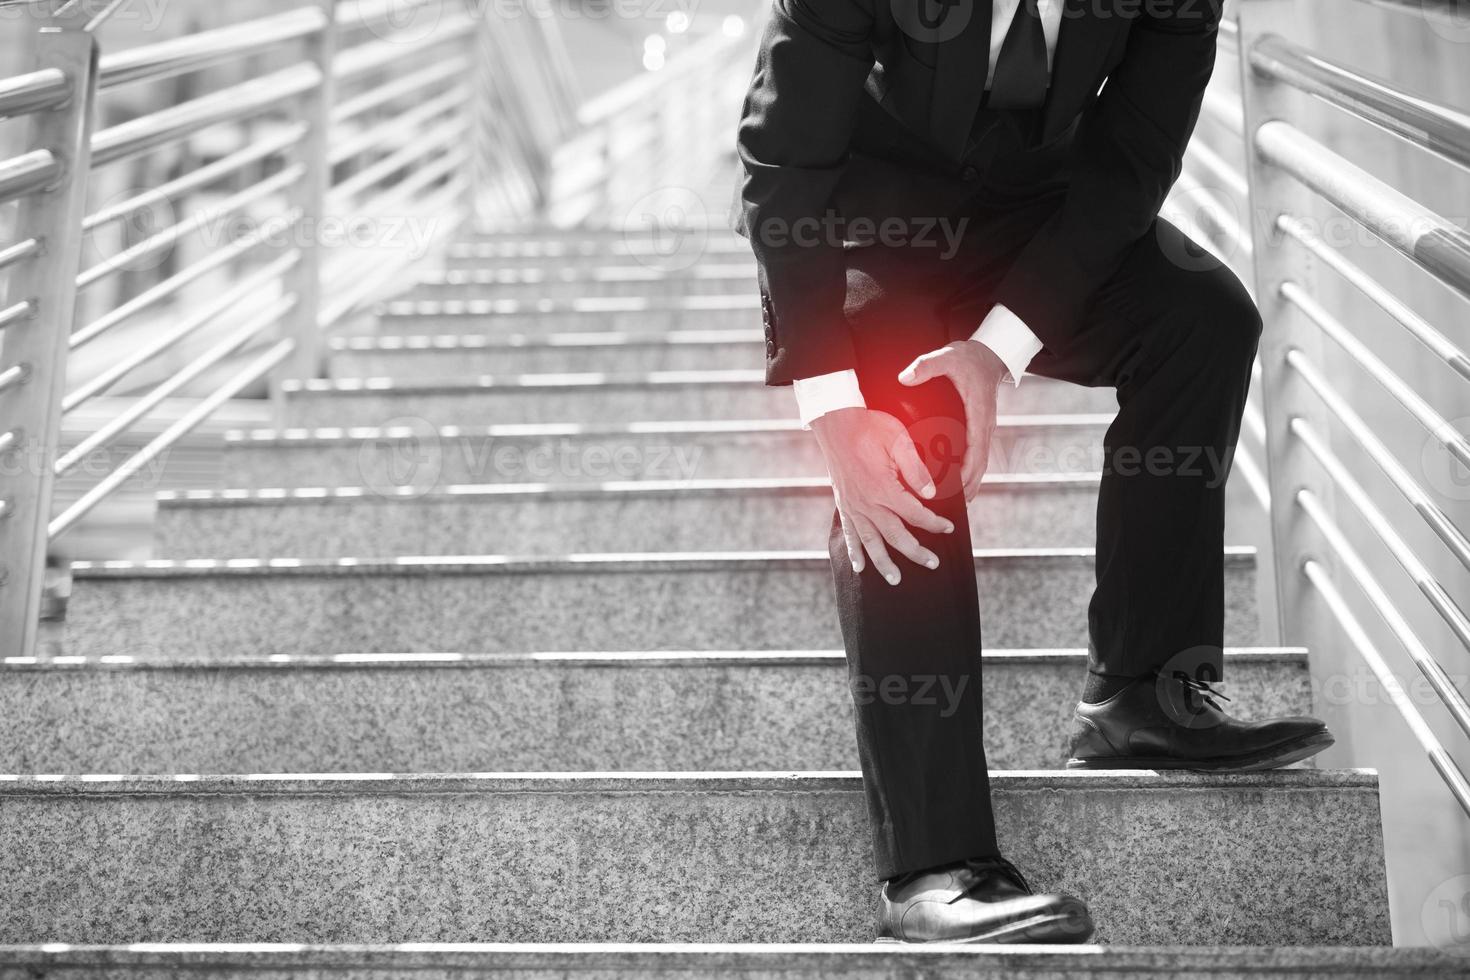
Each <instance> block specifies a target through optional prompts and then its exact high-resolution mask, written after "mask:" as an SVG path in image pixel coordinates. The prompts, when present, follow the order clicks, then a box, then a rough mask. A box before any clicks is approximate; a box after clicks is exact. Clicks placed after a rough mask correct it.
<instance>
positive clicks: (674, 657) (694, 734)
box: [0, 648, 1312, 773]
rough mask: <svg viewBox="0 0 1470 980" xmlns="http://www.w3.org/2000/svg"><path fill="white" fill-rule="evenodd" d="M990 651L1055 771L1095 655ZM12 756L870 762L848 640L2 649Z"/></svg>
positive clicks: (1249, 705)
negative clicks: (502, 650)
mask: <svg viewBox="0 0 1470 980" xmlns="http://www.w3.org/2000/svg"><path fill="white" fill-rule="evenodd" d="M983 656H984V664H985V666H984V677H985V751H986V753H987V759H988V761H989V764H990V766H991V768H992V769H998V770H1000V769H1055V768H1060V767H1061V764H1062V762H1064V761H1065V759H1066V739H1067V733H1068V723H1069V720H1070V717H1071V712H1072V706H1073V704H1074V703H1075V702H1076V699H1077V695H1078V691H1079V690H1080V688H1081V683H1082V678H1083V676H1084V674H1085V672H1086V669H1087V656H1086V653H1085V651H1083V650H994V649H992V650H987V651H986V652H985V654H984V655H983ZM1225 657H1226V671H1225V679H1226V682H1225V684H1224V690H1226V691H1227V692H1228V693H1229V695H1230V697H1231V699H1232V701H1231V711H1232V712H1233V713H1235V714H1237V715H1239V716H1241V717H1245V718H1259V717H1268V716H1278V715H1284V714H1285V715H1290V714H1306V713H1310V712H1311V708H1312V693H1311V680H1310V677H1309V675H1308V672H1307V657H1306V651H1304V650H1301V649H1254V648H1252V649H1232V650H1228V651H1226V655H1225ZM958 693H959V692H954V691H953V690H952V689H951V690H950V691H948V692H946V691H945V690H944V689H936V690H935V691H934V692H933V695H932V696H933V698H934V700H935V703H940V702H939V699H940V698H942V697H955V696H957V695H958ZM916 696H917V692H916ZM0 752H3V755H4V757H5V759H6V766H7V768H8V769H9V770H10V771H12V772H32V773H35V772H43V773H88V772H128V773H228V772H259V773H283V772H460V771H465V772H467V771H497V772H518V771H526V772H553V771H592V770H609V771H611V770H619V771H649V772H652V771H663V770H672V771H690V770H709V769H745V770H755V769H783V768H790V769H810V770H831V769H856V768H857V767H858V760H857V749H856V742H855V739H854V737H853V728H852V709H851V696H850V694H849V691H848V683H847V669H846V665H845V660H844V657H843V654H842V652H841V651H840V650H813V651H771V652H749V651H734V652H719V651H713V652H703V653H701V652H689V651H682V652H680V651H669V652H653V653H649V652H641V651H640V652H631V653H522V654H501V655H497V654H420V655H413V654H381V655H373V654H344V655H342V656H337V657H332V656H318V655H315V654H313V653H310V652H303V653H301V654H291V655H281V656H277V657H239V658H233V659H227V658H201V659H195V660H152V659H146V658H144V659H136V658H126V657H111V658H98V659H67V660H62V661H56V660H39V661H30V662H28V661H23V660H20V659H18V658H9V659H7V660H4V661H0Z"/></svg>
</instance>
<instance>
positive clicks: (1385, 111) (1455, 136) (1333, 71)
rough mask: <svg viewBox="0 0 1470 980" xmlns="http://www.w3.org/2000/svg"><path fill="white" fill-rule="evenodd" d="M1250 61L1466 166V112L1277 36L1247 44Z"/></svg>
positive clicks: (1469, 136) (1469, 147) (1469, 161)
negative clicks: (1399, 87) (1415, 93)
mask: <svg viewBox="0 0 1470 980" xmlns="http://www.w3.org/2000/svg"><path fill="white" fill-rule="evenodd" d="M1250 64H1251V67H1252V68H1254V69H1255V70H1256V71H1258V72H1261V73H1263V74H1265V75H1268V76H1270V77H1271V78H1273V79H1275V80H1276V81H1278V82H1281V83H1283V84H1286V85H1290V86H1291V87H1293V88H1295V89H1298V90H1300V91H1302V92H1306V93H1307V94H1308V95H1311V96H1314V97H1316V98H1318V99H1321V100H1322V101H1323V102H1325V103H1327V104H1328V105H1331V106H1334V107H1336V108H1338V109H1342V110H1343V111H1345V112H1348V113H1350V114H1352V115H1354V116H1356V117H1357V118H1359V119H1362V120H1365V121H1367V122H1370V123H1372V124H1373V125H1375V126H1378V127H1379V128H1381V129H1383V130H1384V131H1385V132H1389V133H1392V134H1393V135H1395V136H1397V137H1399V138H1400V139H1403V140H1406V141H1408V142H1409V143H1411V144H1413V145H1414V146H1417V147H1420V148H1421V149H1425V150H1428V151H1429V152H1431V153H1435V154H1438V155H1439V156H1442V157H1444V158H1445V159H1446V160H1449V161H1450V162H1452V163H1456V164H1459V165H1460V166H1462V167H1466V168H1470V114H1467V113H1464V112H1460V111H1459V110H1456V109H1451V108H1450V107H1449V106H1444V105H1440V104H1438V103H1436V102H1431V101H1430V100H1428V99H1425V98H1422V97H1420V96H1417V95H1411V94H1410V93H1408V92H1405V91H1403V90H1402V89H1398V88H1395V87H1394V86H1393V85H1391V84H1390V83H1388V82H1386V81H1384V80H1383V79H1380V78H1374V77H1373V76H1371V75H1366V74H1364V73H1362V72H1358V71H1354V70H1353V69H1351V68H1348V67H1346V66H1344V65H1341V64H1339V63H1337V62H1335V61H1331V60H1329V59H1327V58H1324V57H1322V56H1321V55H1318V54H1313V53H1312V52H1310V51H1307V50H1305V49H1304V48H1302V47H1300V46H1298V45H1295V44H1293V43H1291V42H1290V41H1288V40H1286V39H1285V38H1282V37H1276V36H1270V37H1264V38H1261V39H1260V40H1258V41H1257V42H1256V43H1255V45H1254V46H1253V47H1252V48H1251V51H1250Z"/></svg>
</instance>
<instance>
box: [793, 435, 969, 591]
mask: <svg viewBox="0 0 1470 980" xmlns="http://www.w3.org/2000/svg"><path fill="white" fill-rule="evenodd" d="M812 432H813V433H815V434H816V437H817V443H818V445H820V446H821V447H822V455H823V456H824V457H826V460H827V472H829V473H830V474H831V475H832V492H833V495H834V496H835V497H836V498H837V513H838V515H839V517H840V518H841V521H842V537H843V539H844V540H845V541H846V542H847V557H848V560H849V561H851V562H852V570H853V571H855V572H861V571H862V570H863V567H864V565H865V563H866V561H865V558H864V553H865V552H866V554H867V556H868V557H870V558H872V559H873V567H874V568H876V569H877V570H878V573H879V574H880V575H882V576H883V578H884V579H885V580H886V581H887V582H888V584H889V585H897V584H898V583H899V580H900V575H899V571H898V566H897V565H896V564H894V562H893V559H892V558H891V557H890V556H889V554H888V548H889V547H890V546H891V547H893V548H895V549H897V550H898V552H899V553H900V554H902V555H904V556H906V557H907V558H908V559H909V560H911V561H913V562H915V563H916V564H919V565H923V566H924V567H926V568H938V567H939V556H937V555H936V554H934V552H932V551H930V550H929V549H928V548H925V547H924V546H923V545H921V544H920V543H919V541H918V539H917V538H915V537H914V535H913V533H912V532H911V531H910V530H909V529H908V527H906V526H905V524H908V525H912V526H913V527H917V528H923V529H924V530H926V531H933V532H935V533H937V534H949V533H950V532H951V531H953V530H954V525H953V524H951V523H950V522H949V521H947V520H945V519H944V518H943V517H940V516H939V515H938V514H936V513H934V512H933V511H931V510H930V509H929V508H927V507H925V506H924V505H923V504H921V503H920V502H919V497H924V498H926V499H927V498H931V497H933V496H934V494H935V488H934V480H933V479H932V478H931V477H930V476H929V470H928V469H927V468H925V466H924V463H923V460H921V459H919V452H918V450H917V449H915V448H914V441H913V439H911V438H910V437H909V434H908V430H907V429H905V428H904V426H903V423H902V422H900V421H899V420H898V419H896V418H894V417H893V416H892V415H889V414H888V413H887V412H875V411H870V410H869V409H866V408H843V409H838V410H837V411H835V412H828V413H827V414H826V415H823V416H821V417H820V418H818V419H816V420H814V421H813V422H812ZM916 493H917V494H918V497H916V496H915V494H916Z"/></svg>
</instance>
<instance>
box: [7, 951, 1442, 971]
mask: <svg viewBox="0 0 1470 980" xmlns="http://www.w3.org/2000/svg"><path fill="white" fill-rule="evenodd" d="M0 951H3V955H4V957H5V959H6V961H7V962H10V963H13V964H15V965H17V966H20V967H22V968H24V967H34V968H37V969H43V968H52V967H62V966H84V967H87V966H90V967H103V966H127V967H134V968H140V967H148V966H158V967H165V968H169V967H179V968H182V969H189V968H191V967H193V968H197V969H200V970H201V971H211V970H212V969H213V968H217V967H225V968H228V967H236V968H240V969H252V970H254V969H269V970H277V969H285V968H296V969H333V968H342V967H345V966H360V967H362V968H364V969H372V968H378V969H389V970H399V971H411V970H419V969H433V968H440V969H465V970H476V969H479V970H486V971H488V972H493V973H495V974H496V975H501V974H502V972H508V971H512V970H524V971H550V972H556V973H559V972H560V971H563V970H570V971H577V972H580V971H583V970H587V969H589V968H592V967H594V966H595V967H596V968H599V969H602V970H606V971H608V972H609V973H611V972H614V971H621V972H627V973H628V974H629V975H630V976H640V975H648V974H650V973H655V972H657V971H665V970H666V971H670V972H677V973H678V974H679V975H680V976H685V975H688V974H687V972H686V971H691V970H693V971H699V975H702V976H709V977H713V976H717V975H723V974H712V973H708V972H705V971H709V970H713V969H730V970H731V971H732V974H734V973H738V974H739V975H740V976H743V977H752V978H765V977H773V976H776V975H779V976H782V977H786V976H793V975H796V976H812V977H817V976H830V975H839V974H840V975H843V976H848V975H853V976H865V975H868V974H861V973H857V972H856V971H858V970H862V969H864V968H871V969H872V970H874V971H881V972H875V973H874V974H871V975H873V976H881V977H890V976H892V975H893V973H892V972H891V971H895V970H897V971H912V972H914V973H915V974H916V975H918V974H922V975H923V976H926V977H933V976H957V977H958V976H963V977H980V976H984V977H987V978H988V977H992V976H995V977H1000V976H1018V977H1022V978H1025V977H1028V976H1030V975H1031V974H1030V973H1029V972H1027V973H1016V972H1014V971H1018V970H1025V971H1030V970H1047V971H1055V972H1048V973H1047V976H1055V975H1057V974H1058V973H1068V974H1070V973H1072V972H1073V971H1076V972H1077V973H1078V974H1079V975H1093V974H1095V973H1100V972H1104V971H1105V972H1106V973H1107V974H1110V975H1117V976H1138V975H1139V974H1142V973H1155V972H1159V971H1165V970H1167V971H1171V972H1172V971H1177V972H1178V974H1179V975H1189V976H1210V975H1212V974H1229V975H1232V976H1233V975H1236V974H1237V973H1238V972H1247V973H1249V974H1250V975H1251V976H1260V977H1263V978H1271V977H1275V976H1278V975H1279V976H1300V975H1301V974H1300V973H1299V972H1298V971H1299V970H1300V969H1301V968H1316V969H1341V970H1343V971H1344V975H1355V976H1356V975H1363V976H1368V975H1374V976H1395V975H1403V976H1416V977H1417V976H1425V977H1460V976H1463V970H1464V967H1465V956H1464V955H1463V954H1462V953H1456V952H1454V951H1452V950H1438V949H1433V948H1429V947H1405V946H1400V947H1393V946H1102V945H1077V946H1037V945H1029V946H1027V945H1017V946H1004V945H979V946H976V945H962V944H942V945H932V946H911V945H910V946H891V945H879V944H875V943H578V942H567V943H495V942H480V943H434V942H424V943H402V944H353V943H343V944H331V945H324V944H310V943H137V944H129V945H118V946H106V945H67V944H64V943H55V944H46V945H44V946H43V945H21V946H4V947H0ZM761 967H768V968H769V969H770V970H771V972H770V973H766V972H764V971H761V969H760V968H761ZM786 970H793V971H794V970H805V971H810V972H807V973H800V974H788V973H786V972H784V971H786ZM980 970H984V971H986V972H985V973H983V974H982V973H978V972H976V971H980ZM1274 970H1282V971H1284V972H1283V973H1281V974H1276V973H1274V972H1271V971H1274ZM941 971H942V972H941ZM991 971H993V972H991ZM1083 971H1089V972H1087V973H1084V972H1083ZM538 975H540V974H538ZM905 975H907V973H905ZM1311 975H1312V976H1320V975H1321V974H1318V973H1315V972H1314V973H1313V974H1311Z"/></svg>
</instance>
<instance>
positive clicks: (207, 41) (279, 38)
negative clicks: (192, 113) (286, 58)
mask: <svg viewBox="0 0 1470 980" xmlns="http://www.w3.org/2000/svg"><path fill="white" fill-rule="evenodd" d="M326 26H327V17H326V14H325V13H324V12H323V11H322V9H321V8H320V7H304V8H302V9H300V10H288V11H286V12H285V13H281V14H276V15H274V16H270V17H262V18H260V19H259V20H253V21H250V22H249V23H246V24H237V25H234V26H231V27H220V28H215V29H214V30H208V31H199V32H198V33H195V34H189V35H186V36H184V37H177V38H171V39H169V40H167V41H160V42H158V43H157V44H149V45H145V46H142V47H138V48H131V49H129V50H127V51H121V52H119V53H117V54H114V55H109V56H107V57H105V58H103V59H102V62H101V65H100V67H99V69H98V76H97V86H98V88H99V89H101V90H102V91H107V90H108V89H113V88H118V87H120V86H123V85H130V84H133V83H135V82H149V81H157V80H159V79H162V78H171V77H173V76H175V75H183V74H186V73H188V72H193V71H199V70H200V69H201V68H212V67H215V66H217V65H220V64H223V63H224V62H226V61H228V60H230V59H232V58H241V57H244V56H246V55H251V54H258V53H260V52H262V51H267V50H269V49H271V48H275V47H278V46H279V45H282V44H286V43H289V42H292V41H299V40H302V39H303V38H306V37H308V36H310V35H312V34H315V33H317V32H319V31H321V30H324V29H325V28H326Z"/></svg>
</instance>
